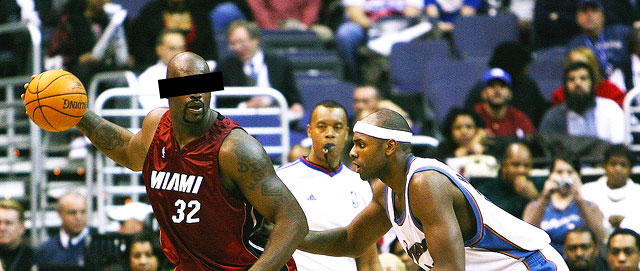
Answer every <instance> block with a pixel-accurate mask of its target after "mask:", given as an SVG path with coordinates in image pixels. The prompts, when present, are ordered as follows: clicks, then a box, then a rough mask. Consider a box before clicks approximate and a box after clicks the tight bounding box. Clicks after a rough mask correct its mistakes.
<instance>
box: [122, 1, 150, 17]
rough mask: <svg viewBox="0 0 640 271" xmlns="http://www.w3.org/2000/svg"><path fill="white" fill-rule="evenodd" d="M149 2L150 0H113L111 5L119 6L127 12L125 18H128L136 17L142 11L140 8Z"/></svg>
mask: <svg viewBox="0 0 640 271" xmlns="http://www.w3.org/2000/svg"><path fill="white" fill-rule="evenodd" d="M149 2H151V0H137V1H129V0H113V3H115V4H118V5H121V6H122V8H124V9H126V10H127V17H129V18H136V17H138V13H139V12H140V10H142V8H143V7H144V6H145V5H146V4H148V3H149Z"/></svg>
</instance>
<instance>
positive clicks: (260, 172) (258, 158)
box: [235, 143, 269, 194]
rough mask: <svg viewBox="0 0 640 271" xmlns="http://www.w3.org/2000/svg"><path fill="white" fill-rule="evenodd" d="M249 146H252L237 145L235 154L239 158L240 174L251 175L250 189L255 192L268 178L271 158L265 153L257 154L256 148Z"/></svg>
mask: <svg viewBox="0 0 640 271" xmlns="http://www.w3.org/2000/svg"><path fill="white" fill-rule="evenodd" d="M248 145H250V144H242V143H240V144H237V145H236V149H235V153H236V156H237V157H238V172H239V173H245V174H251V178H252V181H251V185H250V186H249V189H251V190H255V189H256V188H257V186H258V184H260V183H261V182H262V181H263V180H264V178H265V177H266V176H267V170H268V168H267V167H268V166H269V163H267V161H269V160H268V159H269V157H268V156H267V154H266V153H264V152H261V153H257V152H256V151H255V149H254V148H252V147H251V146H248ZM263 190H264V189H263ZM263 194H264V192H263Z"/></svg>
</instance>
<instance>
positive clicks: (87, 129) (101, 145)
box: [77, 110, 133, 168]
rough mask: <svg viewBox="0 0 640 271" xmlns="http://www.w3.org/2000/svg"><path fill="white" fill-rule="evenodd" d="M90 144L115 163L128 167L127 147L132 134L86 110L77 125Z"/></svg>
mask: <svg viewBox="0 0 640 271" xmlns="http://www.w3.org/2000/svg"><path fill="white" fill-rule="evenodd" d="M77 127H78V129H80V131H81V132H82V133H83V134H84V135H85V136H87V137H88V138H89V140H91V143H93V145H94V146H95V147H96V148H98V150H100V152H102V153H104V154H105V155H106V156H108V157H109V158H111V159H113V160H114V161H115V162H116V163H118V164H120V165H123V166H126V167H129V168H130V166H129V161H128V156H127V146H128V144H129V141H130V140H131V137H133V133H131V131H129V130H127V129H125V128H122V127H120V126H118V125H115V124H113V123H112V122H110V121H108V120H106V119H104V118H102V117H100V116H98V115H97V114H96V113H94V112H93V111H90V110H87V112H86V113H85V114H84V117H82V119H81V120H80V122H79V123H78V125H77Z"/></svg>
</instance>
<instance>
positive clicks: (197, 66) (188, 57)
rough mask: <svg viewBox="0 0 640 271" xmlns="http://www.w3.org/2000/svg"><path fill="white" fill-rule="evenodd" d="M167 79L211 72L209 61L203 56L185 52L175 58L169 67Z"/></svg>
mask: <svg viewBox="0 0 640 271" xmlns="http://www.w3.org/2000/svg"><path fill="white" fill-rule="evenodd" d="M167 66H168V67H167V78H175V77H184V76H189V75H196V74H203V73H208V72H209V65H207V61H205V60H204V58H202V57H201V56H199V55H197V54H194V53H191V52H183V53H179V54H177V55H176V56H174V57H173V58H172V59H171V60H170V61H169V65H167Z"/></svg>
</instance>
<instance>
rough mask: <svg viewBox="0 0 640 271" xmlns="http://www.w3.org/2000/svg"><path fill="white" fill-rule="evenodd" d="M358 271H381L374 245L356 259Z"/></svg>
mask: <svg viewBox="0 0 640 271" xmlns="http://www.w3.org/2000/svg"><path fill="white" fill-rule="evenodd" d="M356 266H357V267H358V271H382V265H380V258H379V257H378V246H377V245H376V244H375V243H374V244H372V245H370V246H369V248H367V250H365V252H364V253H362V255H360V257H358V258H356Z"/></svg>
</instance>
